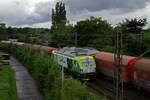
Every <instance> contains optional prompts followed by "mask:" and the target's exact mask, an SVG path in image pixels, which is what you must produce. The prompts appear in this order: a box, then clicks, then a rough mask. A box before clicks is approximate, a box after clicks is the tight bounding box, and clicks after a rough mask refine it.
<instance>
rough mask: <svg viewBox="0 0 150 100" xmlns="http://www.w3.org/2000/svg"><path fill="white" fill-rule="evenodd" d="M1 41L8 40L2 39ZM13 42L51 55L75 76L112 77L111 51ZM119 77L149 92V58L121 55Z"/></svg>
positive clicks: (112, 57)
mask: <svg viewBox="0 0 150 100" xmlns="http://www.w3.org/2000/svg"><path fill="white" fill-rule="evenodd" d="M2 43H10V42H9V41H3V42H2ZM11 43H12V42H11ZM13 44H16V45H18V46H23V47H25V48H31V49H34V50H36V51H39V52H43V53H47V54H49V55H52V56H53V57H54V59H55V61H56V62H57V63H58V64H59V65H61V66H64V67H65V68H66V69H67V70H69V71H71V72H73V73H75V74H76V75H77V76H80V77H82V76H85V75H87V74H93V73H102V74H104V75H105V76H107V77H110V78H114V71H115V65H114V54H113V53H109V52H98V51H95V50H94V49H90V48H88V49H87V48H82V50H81V48H78V49H77V48H62V49H58V48H53V47H47V46H42V45H31V44H27V43H20V42H13ZM83 51H84V52H83ZM85 51H86V53H85ZM95 68H96V70H95ZM121 78H122V80H123V82H125V83H131V84H133V85H134V86H136V87H137V88H140V89H143V90H146V91H147V92H148V93H150V59H145V58H139V57H132V56H126V55H123V59H122V66H121Z"/></svg>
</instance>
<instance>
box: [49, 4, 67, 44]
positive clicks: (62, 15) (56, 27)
mask: <svg viewBox="0 0 150 100" xmlns="http://www.w3.org/2000/svg"><path fill="white" fill-rule="evenodd" d="M66 24H67V17H66V9H65V4H64V3H62V2H57V3H56V6H55V9H52V26H51V33H52V38H51V39H52V40H51V43H50V45H51V46H52V45H54V46H56V45H57V46H63V45H64V44H65V43H64V40H66V39H67V37H66V36H67V35H66V34H67V32H66V26H67V25H66Z"/></svg>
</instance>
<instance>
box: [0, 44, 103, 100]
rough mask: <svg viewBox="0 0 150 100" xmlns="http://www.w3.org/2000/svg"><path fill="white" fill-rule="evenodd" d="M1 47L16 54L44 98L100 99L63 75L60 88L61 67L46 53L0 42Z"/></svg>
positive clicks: (47, 99) (61, 99)
mask: <svg viewBox="0 0 150 100" xmlns="http://www.w3.org/2000/svg"><path fill="white" fill-rule="evenodd" d="M0 47H1V49H3V50H6V51H9V52H10V53H12V54H13V55H15V56H16V58H18V59H19V60H20V61H21V62H22V63H23V64H24V65H25V66H26V68H27V69H28V70H29V72H30V73H31V74H32V76H33V78H34V79H35V80H36V82H37V84H38V87H39V89H40V90H41V92H42V93H43V95H44V97H45V100H100V98H102V97H100V98H98V97H96V96H95V95H94V94H91V93H89V92H88V91H87V90H86V87H85V86H84V85H82V84H81V83H80V82H78V81H76V80H74V79H70V78H67V77H65V80H64V88H63V89H62V88H61V69H60V67H59V66H58V65H57V64H55V63H54V61H53V60H52V59H51V58H50V57H49V56H48V55H46V54H40V53H38V52H35V51H32V50H30V49H26V48H22V47H18V46H15V45H11V46H10V45H6V44H5V45H4V44H0Z"/></svg>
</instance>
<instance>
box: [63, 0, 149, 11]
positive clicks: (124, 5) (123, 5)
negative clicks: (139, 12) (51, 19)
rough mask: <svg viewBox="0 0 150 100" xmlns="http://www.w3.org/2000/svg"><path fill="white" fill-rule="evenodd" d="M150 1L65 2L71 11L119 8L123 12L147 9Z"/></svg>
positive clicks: (68, 0) (72, 0)
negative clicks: (147, 3) (146, 5)
mask: <svg viewBox="0 0 150 100" xmlns="http://www.w3.org/2000/svg"><path fill="white" fill-rule="evenodd" d="M148 1H150V0H64V2H66V4H67V5H68V6H69V8H71V10H72V9H73V10H84V9H87V10H88V11H97V10H104V9H114V8H119V9H122V10H130V11H131V10H135V9H140V8H143V7H145V4H146V2H148Z"/></svg>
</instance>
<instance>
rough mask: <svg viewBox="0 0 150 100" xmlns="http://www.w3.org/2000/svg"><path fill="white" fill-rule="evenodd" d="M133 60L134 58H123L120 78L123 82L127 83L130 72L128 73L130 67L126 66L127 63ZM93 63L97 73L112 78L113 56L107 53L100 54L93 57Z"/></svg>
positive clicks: (113, 68)
mask: <svg viewBox="0 0 150 100" xmlns="http://www.w3.org/2000/svg"><path fill="white" fill-rule="evenodd" d="M132 59H135V57H131V56H123V62H122V67H121V73H122V74H121V77H122V79H123V81H129V78H128V75H129V74H130V71H128V70H129V69H131V68H130V66H128V64H129V62H130V61H131V60H132ZM95 61H96V66H97V72H100V73H103V74H104V75H106V76H109V77H111V78H113V77H114V70H115V66H114V54H113V53H108V52H100V53H97V54H96V55H95ZM131 67H133V66H131Z"/></svg>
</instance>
